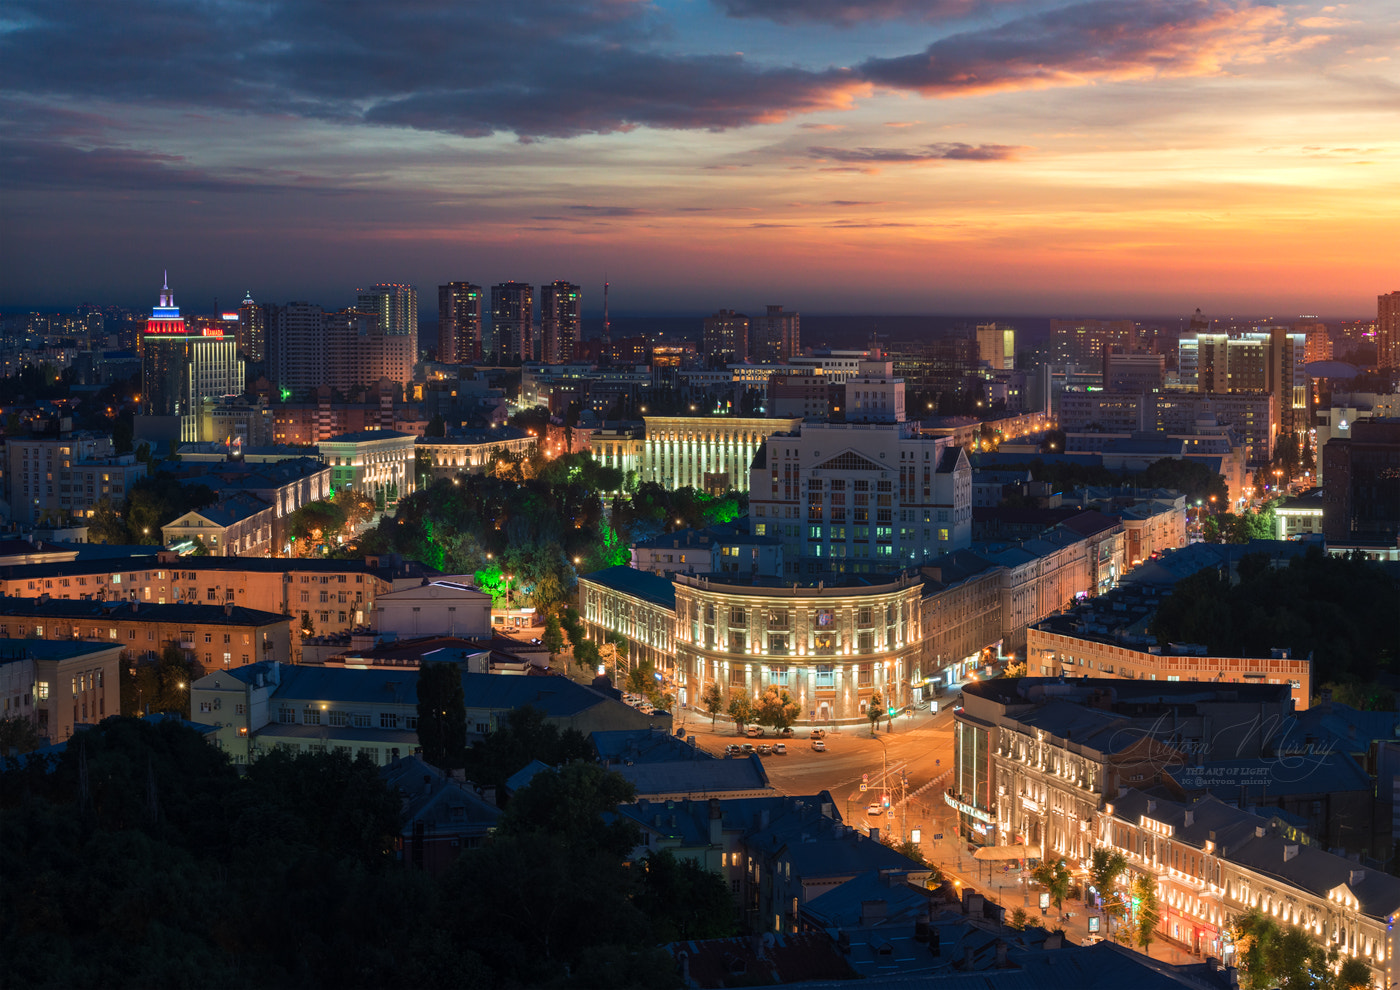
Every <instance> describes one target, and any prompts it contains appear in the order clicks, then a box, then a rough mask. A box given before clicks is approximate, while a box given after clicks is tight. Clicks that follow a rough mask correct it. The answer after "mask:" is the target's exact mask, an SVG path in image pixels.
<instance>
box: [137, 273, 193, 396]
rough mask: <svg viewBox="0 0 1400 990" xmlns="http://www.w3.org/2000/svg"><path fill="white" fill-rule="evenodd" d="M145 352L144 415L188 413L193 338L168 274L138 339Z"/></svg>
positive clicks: (143, 371)
mask: <svg viewBox="0 0 1400 990" xmlns="http://www.w3.org/2000/svg"><path fill="white" fill-rule="evenodd" d="M137 347H138V350H139V351H140V352H141V414H142V415H144V416H179V415H181V413H184V412H188V411H189V410H188V408H186V407H185V406H184V405H183V403H184V401H185V398H186V396H187V395H188V394H189V380H188V375H189V363H190V338H189V333H188V332H187V330H186V327H185V321H184V318H183V317H181V316H180V308H179V307H178V306H176V305H175V294H174V293H173V292H171V291H170V278H169V276H166V279H165V284H164V287H163V288H162V289H161V291H160V301H159V302H158V303H157V304H156V305H155V307H154V308H153V309H152V310H151V317H150V319H148V320H147V321H146V328H145V330H144V331H143V332H142V334H141V337H140V340H139V342H138V345H137Z"/></svg>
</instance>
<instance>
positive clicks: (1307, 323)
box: [1293, 320, 1332, 364]
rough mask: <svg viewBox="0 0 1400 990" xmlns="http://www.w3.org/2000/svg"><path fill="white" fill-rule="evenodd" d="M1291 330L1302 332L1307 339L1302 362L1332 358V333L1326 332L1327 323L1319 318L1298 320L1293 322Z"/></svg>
mask: <svg viewBox="0 0 1400 990" xmlns="http://www.w3.org/2000/svg"><path fill="white" fill-rule="evenodd" d="M1293 332H1294V333H1295V334H1302V335H1303V336H1304V338H1305V339H1306V341H1307V344H1306V347H1305V349H1304V353H1303V362H1304V363H1305V364H1312V363H1313V362H1314V361H1330V360H1332V335H1331V334H1330V333H1328V332H1327V324H1326V323H1323V322H1322V321H1321V320H1299V321H1298V322H1297V323H1294V324H1293Z"/></svg>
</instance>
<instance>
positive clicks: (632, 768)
mask: <svg viewBox="0 0 1400 990" xmlns="http://www.w3.org/2000/svg"><path fill="white" fill-rule="evenodd" d="M611 769H612V770H614V771H616V772H617V773H620V774H621V775H622V776H623V777H624V778H626V779H627V781H628V782H629V783H631V784H632V785H633V786H634V787H635V788H636V789H637V794H638V795H639V796H641V797H649V796H651V795H654V794H655V795H660V794H686V795H689V796H691V797H693V798H699V797H707V798H708V797H722V796H723V792H725V791H756V790H768V789H769V783H768V775H767V774H766V773H764V771H763V763H762V761H761V760H759V758H758V757H757V756H750V757H748V758H746V759H737V760H736V759H729V760H715V759H709V760H697V759H679V760H675V759H673V760H670V761H668V762H664V763H660V762H657V763H652V762H643V763H630V764H629V763H627V762H625V761H624V762H623V763H621V764H615V765H613V766H612V768H611Z"/></svg>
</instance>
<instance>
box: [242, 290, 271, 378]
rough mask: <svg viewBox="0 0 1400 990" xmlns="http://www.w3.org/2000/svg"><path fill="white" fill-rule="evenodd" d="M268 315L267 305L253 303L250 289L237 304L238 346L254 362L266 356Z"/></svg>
mask: <svg viewBox="0 0 1400 990" xmlns="http://www.w3.org/2000/svg"><path fill="white" fill-rule="evenodd" d="M268 315H269V314H268V307H267V306H259V305H258V304H257V303H255V302H254V301H253V293H252V292H251V291H250V292H247V293H245V294H244V296H243V301H242V302H241V303H239V304H238V346H239V348H240V349H241V350H242V351H243V356H244V357H246V358H247V359H248V360H249V361H252V362H253V363H254V364H256V363H258V362H260V361H262V360H263V359H264V358H266V357H267V322H268V321H267V318H268Z"/></svg>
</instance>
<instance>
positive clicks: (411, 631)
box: [374, 581, 491, 640]
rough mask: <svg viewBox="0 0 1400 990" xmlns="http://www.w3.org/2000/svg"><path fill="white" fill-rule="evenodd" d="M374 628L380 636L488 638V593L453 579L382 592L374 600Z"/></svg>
mask: <svg viewBox="0 0 1400 990" xmlns="http://www.w3.org/2000/svg"><path fill="white" fill-rule="evenodd" d="M374 629H375V632H376V633H377V634H378V635H379V636H381V637H391V638H404V639H409V638H413V637H418V636H461V637H466V638H468V639H484V640H489V639H490V638H491V596H490V595H488V594H487V593H486V592H484V591H481V590H479V589H477V588H473V587H471V586H470V585H465V584H461V583H458V582H455V581H432V582H429V583H426V584H422V585H419V586H418V587H416V588H402V589H400V590H398V591H389V592H382V593H380V594H379V595H378V597H376V598H375V601H374Z"/></svg>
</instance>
